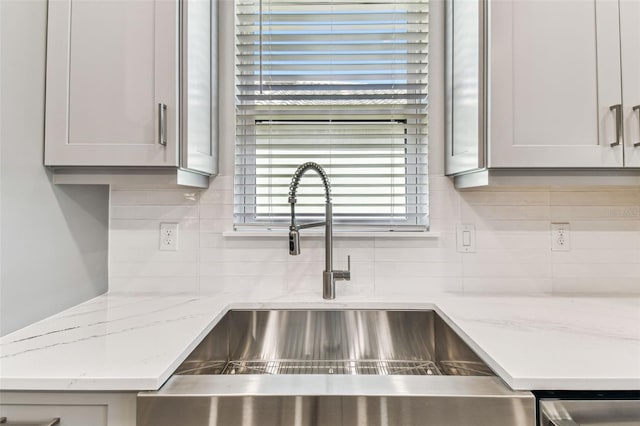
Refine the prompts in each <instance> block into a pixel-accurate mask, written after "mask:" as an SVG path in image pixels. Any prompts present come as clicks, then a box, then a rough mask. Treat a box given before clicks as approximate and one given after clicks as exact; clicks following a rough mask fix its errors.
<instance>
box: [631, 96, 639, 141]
mask: <svg viewBox="0 0 640 426" xmlns="http://www.w3.org/2000/svg"><path fill="white" fill-rule="evenodd" d="M631 109H632V110H633V111H638V137H639V138H640V105H636V106H634V107H633V108H631ZM633 146H634V147H636V148H637V147H639V146H640V141H639V142H636V143H634V144H633Z"/></svg>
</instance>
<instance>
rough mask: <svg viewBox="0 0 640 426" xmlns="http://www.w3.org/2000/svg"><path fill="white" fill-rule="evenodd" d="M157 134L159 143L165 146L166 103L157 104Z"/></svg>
mask: <svg viewBox="0 0 640 426" xmlns="http://www.w3.org/2000/svg"><path fill="white" fill-rule="evenodd" d="M158 117H159V119H158V122H159V127H158V135H159V139H160V140H159V141H158V143H160V145H164V146H167V105H165V104H158Z"/></svg>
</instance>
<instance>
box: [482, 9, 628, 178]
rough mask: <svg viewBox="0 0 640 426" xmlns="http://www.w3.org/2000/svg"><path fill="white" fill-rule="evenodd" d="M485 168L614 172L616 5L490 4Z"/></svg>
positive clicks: (617, 151) (617, 161)
mask: <svg viewBox="0 0 640 426" xmlns="http://www.w3.org/2000/svg"><path fill="white" fill-rule="evenodd" d="M489 16H490V22H491V29H490V33H489V42H488V43H489V52H490V63H489V68H490V70H491V72H490V75H489V87H490V89H489V90H490V92H489V93H490V95H489V109H490V111H491V118H490V120H491V121H490V126H489V138H490V143H491V145H490V150H489V158H488V160H489V161H488V166H489V167H621V166H622V165H623V147H622V145H616V146H611V144H612V143H614V142H616V120H617V117H616V114H617V112H616V111H615V110H610V107H612V106H615V105H620V104H622V93H621V85H620V36H619V34H620V29H619V15H618V4H617V2H616V1H611V0H597V1H594V0H554V1H549V0H518V1H494V2H490V3H489Z"/></svg>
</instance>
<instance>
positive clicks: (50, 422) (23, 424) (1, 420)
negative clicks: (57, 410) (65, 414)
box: [0, 417, 60, 426]
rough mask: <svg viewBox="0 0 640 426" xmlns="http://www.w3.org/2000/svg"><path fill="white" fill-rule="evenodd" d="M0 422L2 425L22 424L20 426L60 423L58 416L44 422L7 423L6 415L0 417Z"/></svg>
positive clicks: (41, 425) (43, 425)
mask: <svg viewBox="0 0 640 426" xmlns="http://www.w3.org/2000/svg"><path fill="white" fill-rule="evenodd" d="M0 424H2V425H3V426H12V425H16V426H18V425H22V426H56V425H59V424H60V418H59V417H56V418H55V419H51V420H49V421H48V422H47V421H45V422H44V423H37V422H30V423H29V422H28V423H25V422H20V423H9V421H8V420H7V418H6V417H0Z"/></svg>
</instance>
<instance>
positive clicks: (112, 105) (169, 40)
mask: <svg viewBox="0 0 640 426" xmlns="http://www.w3.org/2000/svg"><path fill="white" fill-rule="evenodd" d="M216 20H217V7H216V2H215V1H212V0H188V1H187V0H126V1H105V0H50V1H49V17H48V41H47V86H46V87H47V88H46V91H47V93H46V121H45V165H47V166H57V167H76V166H82V167H107V168H108V167H135V168H144V167H154V168H157V167H169V168H174V169H187V170H189V171H196V172H198V173H203V174H214V173H215V172H216V168H217V164H216V156H217V153H216V149H215V142H217V141H216V139H217V126H216V120H214V114H217V109H216V108H215V103H216V102H217V96H216V92H215V91H216V88H217V72H216V69H217V65H216V57H217V38H216V37H215V34H216V33H215V29H216V28H217V22H216Z"/></svg>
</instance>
